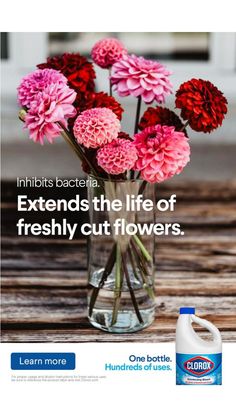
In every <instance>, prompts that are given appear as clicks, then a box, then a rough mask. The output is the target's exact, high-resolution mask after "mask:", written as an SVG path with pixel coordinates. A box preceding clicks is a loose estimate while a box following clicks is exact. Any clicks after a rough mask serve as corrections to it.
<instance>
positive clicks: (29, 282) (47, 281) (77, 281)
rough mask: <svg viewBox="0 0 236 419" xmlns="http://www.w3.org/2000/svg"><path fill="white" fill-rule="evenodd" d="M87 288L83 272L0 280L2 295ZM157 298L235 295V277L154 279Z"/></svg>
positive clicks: (164, 274)
mask: <svg viewBox="0 0 236 419" xmlns="http://www.w3.org/2000/svg"><path fill="white" fill-rule="evenodd" d="M27 287H29V288H35V289H36V288H37V289H39V288H40V289H42V288H44V289H47V288H60V289H62V288H69V289H71V288H73V289H77V290H78V289H80V290H82V289H84V288H85V289H86V288H87V272H86V271H63V272H62V271H38V272H34V271H21V272H20V275H19V272H15V271H9V272H8V271H6V272H4V276H3V277H2V288H3V292H4V289H5V292H7V293H12V292H15V289H16V288H20V289H21V288H22V291H23V290H24V288H27ZM155 288H156V292H157V295H189V296H190V295H195V296H197V295H206V296H208V295H211V296H213V295H216V296H220V295H221V296H225V295H236V273H230V272H229V273H228V272H225V273H224V272H222V273H215V274H212V273H208V272H191V271H190V272H186V271H182V272H181V271H179V272H176V271H175V272H168V271H158V272H156V275H155Z"/></svg>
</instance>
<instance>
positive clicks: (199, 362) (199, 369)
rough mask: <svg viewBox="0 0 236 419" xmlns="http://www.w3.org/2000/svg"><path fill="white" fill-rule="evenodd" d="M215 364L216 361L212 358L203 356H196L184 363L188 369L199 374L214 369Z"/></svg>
mask: <svg viewBox="0 0 236 419" xmlns="http://www.w3.org/2000/svg"><path fill="white" fill-rule="evenodd" d="M214 366H215V364H214V362H212V361H210V359H207V358H204V357H203V356H195V357H194V358H191V359H188V360H187V361H185V363H184V368H185V370H186V371H188V372H190V373H191V374H194V375H198V376H199V375H203V374H206V373H207V372H209V371H211V370H213V368H214Z"/></svg>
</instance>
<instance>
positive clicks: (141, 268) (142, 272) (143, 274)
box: [130, 243, 155, 300]
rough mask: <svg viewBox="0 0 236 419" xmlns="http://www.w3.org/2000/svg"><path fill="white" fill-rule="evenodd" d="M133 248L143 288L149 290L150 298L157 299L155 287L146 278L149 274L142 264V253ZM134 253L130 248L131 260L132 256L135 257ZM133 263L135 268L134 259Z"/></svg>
mask: <svg viewBox="0 0 236 419" xmlns="http://www.w3.org/2000/svg"><path fill="white" fill-rule="evenodd" d="M131 246H133V244H132V243H131ZM133 250H134V253H133V255H134V258H135V261H136V264H137V267H138V269H139V273H140V276H141V278H142V281H143V288H144V290H145V291H146V292H147V294H148V296H149V298H151V299H152V300H154V299H155V293H154V290H153V287H152V286H150V285H149V283H148V280H147V278H146V275H148V272H147V271H146V270H145V269H144V266H143V264H142V260H141V259H140V255H139V254H138V253H137V250H136V249H133ZM133 255H132V250H131V249H130V256H131V257H130V260H131V258H132V259H133ZM131 264H132V268H133V265H134V266H135V264H134V261H131ZM133 269H134V268H133ZM135 269H136V268H135ZM138 279H139V277H138Z"/></svg>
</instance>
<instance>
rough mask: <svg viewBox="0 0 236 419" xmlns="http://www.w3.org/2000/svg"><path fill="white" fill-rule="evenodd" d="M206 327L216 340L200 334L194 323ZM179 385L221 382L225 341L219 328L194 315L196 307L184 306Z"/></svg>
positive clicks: (179, 330)
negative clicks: (206, 338) (205, 338)
mask: <svg viewBox="0 0 236 419" xmlns="http://www.w3.org/2000/svg"><path fill="white" fill-rule="evenodd" d="M193 322H194V323H197V324H199V325H200V326H203V327H204V328H206V329H207V330H208V331H209V332H210V333H211V334H212V337H213V339H212V340H211V341H206V340H203V339H202V338H200V336H198V335H197V333H196V332H195V330H194V329H193V327H192V323H193ZM176 384H184V385H187V384H211V385H213V384H215V385H221V384H222V341H221V335H220V332H219V330H218V329H217V328H216V327H215V326H214V325H213V324H212V323H210V322H209V321H207V320H204V319H200V318H199V317H197V316H195V308H192V307H181V308H180V316H179V318H178V321H177V328H176Z"/></svg>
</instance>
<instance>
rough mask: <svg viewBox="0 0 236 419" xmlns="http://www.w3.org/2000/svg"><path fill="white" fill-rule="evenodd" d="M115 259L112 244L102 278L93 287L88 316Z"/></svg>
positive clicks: (114, 248) (114, 247)
mask: <svg viewBox="0 0 236 419" xmlns="http://www.w3.org/2000/svg"><path fill="white" fill-rule="evenodd" d="M115 260H116V244H114V245H113V248H112V250H111V253H110V256H109V258H108V261H107V264H106V266H105V269H104V271H103V274H102V278H101V279H100V282H99V284H98V287H96V288H93V290H92V294H91V297H90V301H89V316H91V315H92V312H93V308H94V305H95V303H96V300H97V296H98V293H99V290H100V289H101V288H102V287H103V285H104V283H105V281H106V279H107V277H108V275H110V273H111V272H112V269H113V266H114V264H115Z"/></svg>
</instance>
